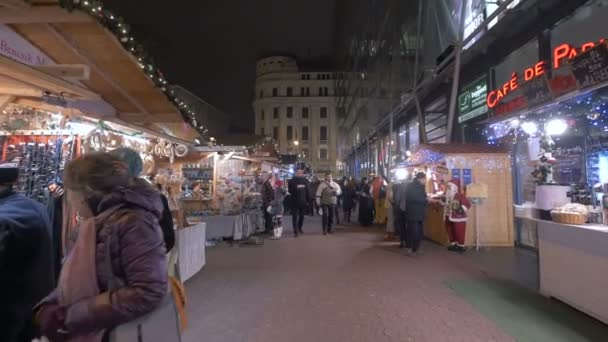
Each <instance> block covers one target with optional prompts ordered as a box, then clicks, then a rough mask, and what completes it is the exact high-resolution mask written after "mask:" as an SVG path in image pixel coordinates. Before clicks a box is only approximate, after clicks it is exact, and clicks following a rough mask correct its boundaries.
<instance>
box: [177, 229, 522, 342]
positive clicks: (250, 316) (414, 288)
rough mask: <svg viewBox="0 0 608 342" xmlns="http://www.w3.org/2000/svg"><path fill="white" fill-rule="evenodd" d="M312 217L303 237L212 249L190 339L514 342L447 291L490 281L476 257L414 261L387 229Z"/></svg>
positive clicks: (436, 253) (195, 293)
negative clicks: (465, 282)
mask: <svg viewBox="0 0 608 342" xmlns="http://www.w3.org/2000/svg"><path fill="white" fill-rule="evenodd" d="M286 218H287V217H286ZM288 219H290V218H288ZM306 220H307V223H306V226H305V228H304V230H305V235H304V236H302V237H300V238H298V239H294V238H293V237H292V234H291V232H289V231H288V232H286V234H285V236H284V238H283V239H282V240H279V241H273V240H267V241H266V242H265V244H264V245H263V246H258V247H229V246H225V245H223V246H218V247H214V248H209V249H208V250H207V266H206V267H205V268H204V270H203V271H202V272H201V273H200V274H198V275H197V276H196V277H195V278H193V279H192V280H190V281H189V282H188V283H187V284H186V287H187V291H188V313H189V319H190V327H189V328H188V330H187V331H186V333H185V336H184V339H183V341H184V342H199V341H201V342H203V341H204V342H240V341H248V342H249V341H252V342H253V341H260V342H273V341H285V342H299V341H302V342H311V341H312V342H325V341H327V342H339V341H349V342H351V341H352V342H355V341H365V342H371V341H374V342H383V341H416V342H423V341H433V342H439V341H450V342H457V341H463V342H474V341H480V342H490V341H514V340H513V338H511V337H510V336H508V335H507V334H506V333H504V332H503V331H502V330H500V329H499V328H498V327H497V326H496V325H495V324H494V323H493V322H491V321H490V320H488V319H487V318H486V317H484V316H483V315H481V314H480V313H478V312H477V311H476V310H475V309H474V308H473V307H472V306H471V305H470V304H468V303H467V302H465V301H464V300H463V299H461V298H460V297H458V296H456V295H455V294H454V293H453V292H452V291H451V290H450V289H449V288H448V287H446V285H445V282H446V281H453V280H459V279H475V278H477V277H483V275H482V274H481V272H479V271H478V270H477V268H476V267H474V266H472V263H470V262H466V258H464V257H461V256H456V255H453V254H449V253H448V252H447V251H444V250H443V249H441V248H439V247H436V246H434V245H431V244H425V245H424V246H423V248H424V251H425V253H424V254H423V255H421V256H418V257H414V258H412V257H408V256H406V255H405V254H404V253H403V252H402V251H401V250H399V249H398V248H396V247H394V246H390V245H388V244H386V243H383V242H382V241H381V239H382V235H381V234H379V231H378V230H377V229H376V230H375V231H374V229H366V230H364V229H363V228H359V227H356V226H351V227H349V228H347V229H344V228H343V229H340V230H339V231H338V233H336V234H334V235H329V236H323V235H321V234H320V231H321V229H320V222H319V221H320V220H319V218H318V217H316V218H310V217H307V218H306ZM287 221H289V220H287ZM286 226H290V221H289V222H287V223H286Z"/></svg>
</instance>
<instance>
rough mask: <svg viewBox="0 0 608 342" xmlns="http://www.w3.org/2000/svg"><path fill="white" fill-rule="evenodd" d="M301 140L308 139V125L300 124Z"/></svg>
mask: <svg viewBox="0 0 608 342" xmlns="http://www.w3.org/2000/svg"><path fill="white" fill-rule="evenodd" d="M302 141H308V126H302Z"/></svg>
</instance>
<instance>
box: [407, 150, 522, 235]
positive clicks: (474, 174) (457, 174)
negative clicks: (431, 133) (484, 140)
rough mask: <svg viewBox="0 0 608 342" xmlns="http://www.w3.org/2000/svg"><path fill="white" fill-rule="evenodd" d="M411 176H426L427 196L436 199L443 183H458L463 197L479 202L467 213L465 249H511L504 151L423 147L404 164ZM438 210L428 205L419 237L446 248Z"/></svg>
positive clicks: (510, 200)
mask: <svg viewBox="0 0 608 342" xmlns="http://www.w3.org/2000/svg"><path fill="white" fill-rule="evenodd" d="M407 165H408V168H410V169H411V171H412V173H413V172H419V171H422V172H426V173H427V175H428V183H427V193H428V194H430V195H432V194H435V195H440V194H441V193H442V192H443V191H444V190H445V184H446V183H447V182H448V181H450V180H451V179H453V178H458V179H460V181H461V184H463V187H464V191H465V194H466V196H467V197H469V198H471V197H475V198H481V200H480V201H479V202H480V203H479V204H474V205H473V207H472V209H471V210H469V212H468V217H469V219H468V222H467V234H466V244H467V245H468V246H475V245H476V243H477V238H479V245H480V246H513V243H514V239H513V235H514V230H513V196H512V191H513V190H512V176H511V158H510V155H509V153H507V152H506V151H505V150H502V149H499V148H496V147H492V146H487V145H474V144H458V143H451V144H426V145H421V146H419V147H418V149H417V151H416V152H415V153H414V154H413V155H412V156H411V157H410V158H409V159H408V162H407ZM443 216H444V208H443V206H442V205H440V204H430V205H429V207H428V214H427V220H426V223H425V227H424V233H425V236H426V237H427V238H429V239H430V240H432V241H435V242H437V243H439V244H441V245H447V244H448V237H447V232H446V229H445V224H444V217H443Z"/></svg>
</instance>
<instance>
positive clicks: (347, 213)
mask: <svg viewBox="0 0 608 342" xmlns="http://www.w3.org/2000/svg"><path fill="white" fill-rule="evenodd" d="M356 197H357V186H356V185H355V182H354V181H353V180H352V179H349V180H347V181H346V182H345V184H344V188H343V190H342V210H344V222H346V223H350V222H351V216H352V212H353V209H354V208H355V200H356Z"/></svg>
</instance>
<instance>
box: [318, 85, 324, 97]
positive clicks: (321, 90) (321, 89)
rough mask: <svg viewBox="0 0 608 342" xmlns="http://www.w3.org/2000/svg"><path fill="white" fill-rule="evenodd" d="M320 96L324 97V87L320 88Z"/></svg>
mask: <svg viewBox="0 0 608 342" xmlns="http://www.w3.org/2000/svg"><path fill="white" fill-rule="evenodd" d="M319 96H323V87H319Z"/></svg>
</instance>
